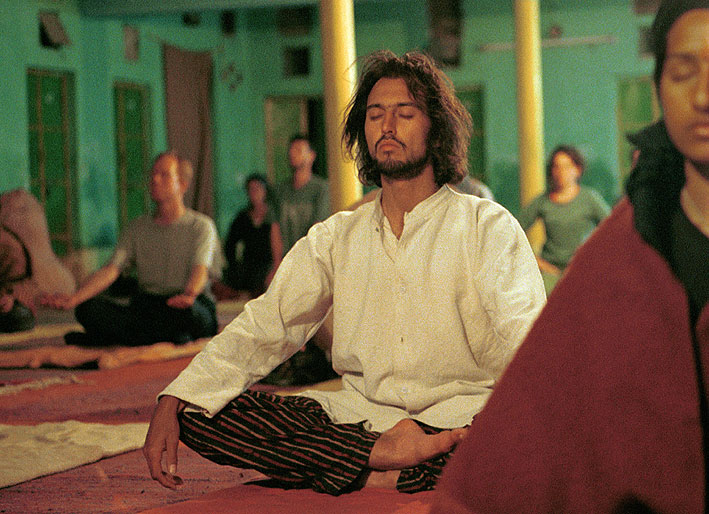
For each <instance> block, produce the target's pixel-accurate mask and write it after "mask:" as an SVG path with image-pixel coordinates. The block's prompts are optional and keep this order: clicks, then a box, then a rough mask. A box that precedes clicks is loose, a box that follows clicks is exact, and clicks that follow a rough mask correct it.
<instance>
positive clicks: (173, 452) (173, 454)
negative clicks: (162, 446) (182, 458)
mask: <svg viewBox="0 0 709 514" xmlns="http://www.w3.org/2000/svg"><path fill="white" fill-rule="evenodd" d="M177 444H178V443H177V441H171V440H168V441H167V452H166V453H167V471H168V473H170V474H171V475H174V474H175V473H176V472H177Z"/></svg>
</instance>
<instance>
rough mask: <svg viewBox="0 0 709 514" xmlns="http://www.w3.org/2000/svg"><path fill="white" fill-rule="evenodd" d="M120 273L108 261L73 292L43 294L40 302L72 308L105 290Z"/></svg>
mask: <svg viewBox="0 0 709 514" xmlns="http://www.w3.org/2000/svg"><path fill="white" fill-rule="evenodd" d="M120 274H121V270H120V269H119V268H118V266H116V265H114V264H112V263H108V264H106V265H105V266H104V267H102V268H100V269H99V270H98V271H96V272H95V273H94V274H92V275H91V276H90V277H89V278H88V280H87V281H86V282H85V283H84V284H83V285H82V286H81V287H80V288H79V289H77V290H76V292H75V293H74V294H71V295H66V294H51V295H43V296H42V297H41V299H40V302H41V304H42V305H44V306H46V307H51V308H52V309H66V310H68V309H73V308H74V307H76V306H77V305H79V304H80V303H82V302H85V301H86V300H88V299H90V298H93V297H94V296H96V295H97V294H99V293H101V292H103V291H105V290H106V289H107V288H108V286H110V285H111V284H113V283H114V282H115V281H116V279H117V278H118V276H119V275H120Z"/></svg>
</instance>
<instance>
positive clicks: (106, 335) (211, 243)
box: [43, 153, 219, 346]
mask: <svg viewBox="0 0 709 514" xmlns="http://www.w3.org/2000/svg"><path fill="white" fill-rule="evenodd" d="M192 175H193V171H192V165H191V164H190V163H189V161H186V160H184V159H178V157H177V156H176V155H175V154H172V153H163V154H161V155H159V156H158V157H157V158H156V159H155V162H154V163H153V167H152V170H151V173H150V197H151V198H152V200H153V202H155V212H154V213H153V214H150V215H145V216H141V217H139V218H136V219H135V220H133V221H132V222H131V223H130V225H128V227H127V228H126V230H125V231H124V232H123V233H122V234H121V237H120V239H119V241H118V246H117V247H116V250H115V251H114V253H113V256H112V257H111V259H110V260H109V261H108V263H107V264H106V265H104V266H103V267H102V268H100V269H99V270H98V271H96V272H95V273H94V274H93V275H91V276H90V277H89V278H88V280H87V281H86V282H85V283H84V284H82V285H81V287H80V288H79V289H78V290H77V291H76V292H75V293H73V294H71V295H50V296H46V297H45V298H44V301H43V303H44V304H45V305H47V306H50V307H54V308H57V309H73V308H74V307H76V311H75V315H76V319H77V320H78V321H79V323H81V324H82V325H83V327H84V329H85V330H86V332H70V333H69V334H67V335H66V336H65V339H66V342H67V343H69V344H75V345H78V346H110V345H127V346H139V345H147V344H152V343H156V342H159V341H170V342H174V343H178V344H180V343H186V342H188V341H191V340H194V339H197V338H200V337H209V336H213V335H214V334H216V333H217V314H216V307H215V304H214V300H213V298H212V297H211V293H210V291H209V279H210V270H213V269H215V268H214V260H215V257H216V255H217V254H218V252H219V239H218V236H217V229H216V227H215V225H214V222H213V221H212V220H211V218H209V217H208V216H206V215H204V214H201V213H198V212H195V211H193V210H192V209H188V208H187V207H186V206H185V203H184V195H185V192H186V191H187V188H188V187H189V185H190V181H191V180H192ZM130 266H133V267H134V268H135V271H136V278H137V282H138V291H137V292H135V294H133V295H132V296H131V298H130V303H129V304H128V305H122V304H120V303H117V302H116V301H114V300H113V299H110V298H105V297H103V296H99V293H101V292H103V291H105V290H106V289H107V288H108V287H109V286H110V285H111V284H113V283H114V282H115V281H116V280H117V279H118V277H119V276H120V275H121V272H122V271H123V270H124V269H126V268H129V267H130Z"/></svg>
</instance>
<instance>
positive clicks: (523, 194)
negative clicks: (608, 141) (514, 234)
mask: <svg viewBox="0 0 709 514" xmlns="http://www.w3.org/2000/svg"><path fill="white" fill-rule="evenodd" d="M515 51H516V59H517V116H518V125H519V127H518V132H519V186H520V187H519V189H520V202H521V204H522V205H526V204H527V203H529V201H530V200H532V199H533V198H534V197H536V196H538V195H539V194H541V193H542V192H543V191H544V187H545V176H544V175H545V173H544V121H543V120H544V109H543V99H542V58H541V39H540V36H539V0H515ZM527 235H528V236H529V241H530V243H531V244H532V247H533V248H534V249H535V250H537V251H538V250H539V248H540V246H541V244H542V240H543V237H544V234H543V228H542V226H541V225H540V224H537V225H536V226H535V227H532V229H530V230H529V231H528V232H527Z"/></svg>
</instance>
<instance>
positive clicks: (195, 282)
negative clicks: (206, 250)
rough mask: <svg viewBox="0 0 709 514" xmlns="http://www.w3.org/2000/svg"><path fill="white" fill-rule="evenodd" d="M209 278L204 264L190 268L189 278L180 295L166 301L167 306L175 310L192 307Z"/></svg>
mask: <svg viewBox="0 0 709 514" xmlns="http://www.w3.org/2000/svg"><path fill="white" fill-rule="evenodd" d="M208 278H209V270H208V269H207V266H205V265H204V264H198V265H196V266H194V267H193V268H192V273H190V278H189V279H187V284H185V289H184V290H183V291H182V293H180V294H177V295H175V296H172V297H170V298H168V299H167V304H168V305H169V306H170V307H174V308H176V309H187V308H189V307H191V306H192V304H193V303H194V301H195V298H197V296H199V294H200V293H201V292H202V291H203V290H204V287H205V286H206V285H207V279H208Z"/></svg>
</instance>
